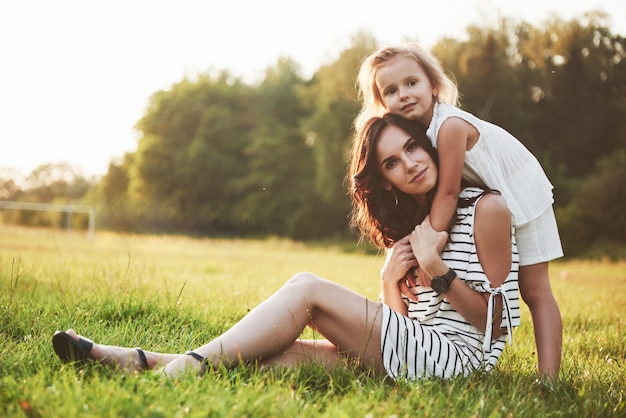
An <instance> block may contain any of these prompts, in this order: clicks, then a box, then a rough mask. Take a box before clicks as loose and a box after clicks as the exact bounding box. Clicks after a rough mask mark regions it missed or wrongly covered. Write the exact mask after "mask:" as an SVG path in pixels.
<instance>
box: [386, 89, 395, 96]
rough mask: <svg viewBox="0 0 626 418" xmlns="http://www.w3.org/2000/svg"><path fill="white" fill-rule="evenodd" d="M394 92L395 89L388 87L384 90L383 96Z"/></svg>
mask: <svg viewBox="0 0 626 418" xmlns="http://www.w3.org/2000/svg"><path fill="white" fill-rule="evenodd" d="M395 92H396V90H395V89H388V90H386V91H385V96H389V95H390V94H394V93H395Z"/></svg>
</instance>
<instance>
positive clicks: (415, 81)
mask: <svg viewBox="0 0 626 418" xmlns="http://www.w3.org/2000/svg"><path fill="white" fill-rule="evenodd" d="M416 84H417V80H411V81H409V86H414V85H416Z"/></svg>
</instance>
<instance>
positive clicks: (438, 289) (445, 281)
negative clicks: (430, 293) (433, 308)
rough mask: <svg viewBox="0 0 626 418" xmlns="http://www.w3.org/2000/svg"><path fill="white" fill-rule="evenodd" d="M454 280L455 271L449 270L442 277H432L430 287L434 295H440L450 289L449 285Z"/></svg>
mask: <svg viewBox="0 0 626 418" xmlns="http://www.w3.org/2000/svg"><path fill="white" fill-rule="evenodd" d="M454 279H456V271H454V270H452V269H450V270H448V272H447V273H446V274H444V275H443V276H435V277H433V280H432V281H431V283H430V287H432V289H433V290H434V291H435V293H436V294H438V295H440V294H442V293H446V292H447V291H448V289H450V283H452V280H454Z"/></svg>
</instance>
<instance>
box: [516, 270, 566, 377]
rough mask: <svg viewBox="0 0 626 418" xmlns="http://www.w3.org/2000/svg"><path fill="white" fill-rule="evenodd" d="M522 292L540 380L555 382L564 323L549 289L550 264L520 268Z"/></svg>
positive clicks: (559, 363)
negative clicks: (533, 333)
mask: <svg viewBox="0 0 626 418" xmlns="http://www.w3.org/2000/svg"><path fill="white" fill-rule="evenodd" d="M519 288H520V293H521V295H522V299H523V300H524V302H525V303H526V304H527V305H528V308H529V309H530V314H531V316H532V320H533V328H534V331H535V344H536V345H537V358H538V374H539V377H547V378H552V379H556V378H558V376H559V370H560V368H561V346H562V339H563V335H562V334H563V323H562V322H561V312H560V311H559V306H558V304H557V303H556V299H555V298H554V295H553V294H552V288H551V287H550V278H549V275H548V263H547V262H546V263H538V264H532V265H528V266H521V267H520V271H519Z"/></svg>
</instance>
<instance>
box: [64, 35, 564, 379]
mask: <svg viewBox="0 0 626 418" xmlns="http://www.w3.org/2000/svg"><path fill="white" fill-rule="evenodd" d="M360 86H361V91H362V94H363V98H364V106H363V111H362V112H361V114H360V115H359V117H358V119H357V122H356V124H355V127H356V135H355V139H354V142H353V145H352V151H351V158H350V164H349V171H348V178H349V181H350V196H351V199H352V206H353V211H352V215H351V221H352V224H353V225H354V226H356V227H358V228H359V229H360V231H361V233H362V234H363V236H364V237H367V238H369V239H370V240H371V241H372V242H373V243H374V244H375V245H377V246H379V247H381V248H384V249H386V258H385V262H384V265H383V267H382V269H381V272H380V281H381V300H380V301H374V300H370V299H367V298H366V297H364V296H361V295H359V294H357V293H355V292H353V291H352V290H349V289H347V288H345V287H343V286H340V285H338V284H336V283H333V282H332V281H329V280H326V279H323V278H321V277H318V276H316V275H314V274H312V273H299V274H296V275H295V276H293V277H292V278H291V279H289V280H288V281H287V282H286V284H285V285H283V287H281V288H280V289H279V290H278V291H276V293H274V294H273V295H272V296H270V297H269V298H268V299H267V300H266V301H264V302H263V303H261V304H260V305H259V306H258V307H256V308H255V309H253V310H252V311H251V312H249V313H248V314H247V315H246V316H245V317H244V318H242V319H241V320H240V321H239V322H238V323H237V324H235V325H234V326H233V327H232V328H230V329H229V330H227V331H226V332H224V333H223V334H222V335H220V336H218V337H216V338H215V339H214V340H212V341H210V342H208V343H207V344H205V345H203V346H201V347H197V348H195V349H193V350H191V351H187V352H185V353H157V352H150V351H144V350H142V349H140V348H125V347H118V346H111V345H103V344H96V343H94V342H92V341H90V340H89V339H87V338H85V337H81V336H79V335H78V334H77V333H76V332H75V331H74V330H72V329H70V330H67V331H65V332H63V331H58V332H57V333H55V335H54V336H53V338H52V343H53V347H54V350H55V352H56V353H57V355H58V356H59V357H60V358H61V360H63V361H68V362H69V361H99V362H101V363H104V364H107V365H110V366H111V367H114V368H117V369H122V370H126V371H143V370H158V371H160V372H162V373H164V374H165V375H168V376H176V375H178V374H180V373H182V372H184V371H186V370H195V371H197V372H198V373H200V374H201V373H204V372H205V371H206V370H208V369H211V368H213V367H217V366H219V365H224V366H226V367H232V366H235V365H237V364H239V363H241V362H252V363H257V364H259V365H260V366H268V365H285V366H297V365H298V364H301V363H303V362H310V361H317V362H320V363H321V364H323V365H324V366H325V367H327V368H328V369H332V368H333V367H335V366H336V365H337V364H338V363H339V362H342V364H344V361H345V360H349V361H353V362H354V363H355V364H357V365H366V366H369V367H372V368H373V369H374V370H376V371H377V372H380V373H381V374H383V375H387V376H390V377H392V378H394V379H398V378H407V379H417V378H421V377H430V376H437V377H444V378H445V377H452V376H457V375H467V374H469V373H472V372H473V371H476V370H490V369H492V368H493V367H494V366H495V365H496V363H497V361H498V358H499V357H500V355H501V354H502V351H503V349H504V346H505V343H506V341H507V340H508V341H510V340H511V337H512V328H513V327H516V326H518V325H519V299H518V296H517V295H518V270H519V275H520V285H522V283H521V280H522V279H524V280H527V281H532V282H531V283H533V282H537V283H536V284H534V285H533V284H531V283H528V284H527V285H526V289H528V290H527V294H526V296H524V290H523V289H524V286H522V295H523V296H524V297H525V298H526V297H530V296H531V295H535V294H536V293H537V292H535V289H533V287H537V288H539V289H540V290H544V291H547V292H548V295H549V298H551V299H552V300H554V299H553V297H552V293H551V291H550V288H549V282H548V280H547V267H546V271H545V277H544V276H543V270H544V267H543V265H542V263H547V261H548V260H549V259H550V258H549V257H555V256H558V255H555V253H556V252H558V251H554V250H553V248H552V246H551V245H556V243H557V242H555V243H554V244H547V246H546V247H545V248H544V249H543V250H542V249H540V248H539V246H540V245H539V244H543V241H544V240H545V238H541V237H539V236H538V234H540V233H542V231H545V230H546V226H545V225H544V224H550V222H551V220H553V217H551V203H548V204H547V206H546V207H544V208H543V212H541V213H542V215H541V216H537V215H536V214H535V212H536V209H537V207H540V206H541V205H544V204H545V201H546V200H547V199H546V198H545V196H541V197H539V198H537V197H534V195H533V198H532V199H531V200H532V202H530V204H529V202H526V201H524V200H522V201H521V202H518V201H517V200H516V199H519V198H520V193H519V192H518V189H517V188H515V187H512V188H509V187H508V186H511V184H508V183H502V184H500V183H498V182H497V181H495V180H494V179H498V180H502V179H507V178H508V174H507V173H509V172H513V173H514V174H515V175H521V178H523V179H524V181H528V180H529V179H530V178H531V177H529V175H530V174H531V173H535V172H536V171H537V170H539V172H540V174H536V173H535V174H534V178H537V179H539V180H542V179H543V178H544V177H542V175H541V173H543V172H542V171H541V170H540V167H539V168H537V166H538V164H537V163H536V160H534V159H532V158H528V156H526V155H518V156H517V157H515V158H508V159H507V160H506V161H505V162H503V161H499V157H497V158H495V159H494V160H489V161H481V163H482V164H483V165H480V166H479V167H470V161H480V160H482V159H484V158H485V157H484V156H483V154H485V155H489V156H491V155H493V154H494V151H492V150H491V148H492V147H493V146H494V145H493V143H497V142H498V141H500V140H499V139H498V138H497V136H498V135H499V136H505V133H504V131H501V130H498V129H496V128H495V127H494V126H493V125H489V124H487V123H486V122H482V121H480V120H478V119H476V118H474V117H472V116H471V115H469V114H466V113H464V112H462V111H460V110H459V109H458V108H456V107H453V106H450V105H444V98H445V100H446V101H450V100H456V88H455V87H454V85H453V84H452V83H451V82H450V80H449V79H447V78H446V77H445V75H444V73H443V71H441V68H440V66H439V64H438V63H437V62H436V60H435V59H434V58H432V56H429V55H428V54H426V53H425V52H424V51H423V50H422V49H421V48H420V47H418V46H417V45H408V46H403V47H400V48H386V49H383V50H381V51H377V52H375V53H374V54H373V55H371V56H370V57H369V58H368V59H367V60H366V61H365V62H364V64H363V67H362V70H361V75H360ZM425 127H428V131H425ZM427 133H428V135H427ZM458 143H462V145H459V144H458ZM510 143H511V144H513V145H510V144H509V145H501V144H499V143H497V144H496V145H495V146H500V148H506V147H509V146H510V147H515V149H520V147H519V146H518V145H517V144H515V142H514V141H512V140H511V141H510ZM433 144H438V147H439V149H438V150H436V149H435V147H434V146H433ZM461 149H462V150H463V152H462V153H461V152H460V150H461ZM478 149H480V150H481V151H480V153H479V152H476V151H474V150H478ZM521 149H522V150H524V149H523V147H522V148H521ZM526 153H527V151H526ZM457 154H460V156H459V155H457ZM464 154H465V155H464ZM470 154H476V156H474V155H471V157H472V159H471V160H470ZM478 154H480V155H478ZM520 154H524V153H523V152H520ZM496 155H497V154H496ZM524 159H525V160H524ZM523 161H526V164H530V166H531V169H528V170H527V171H524V173H523V174H519V173H516V172H515V169H516V168H519V169H524V167H525V165H524V163H523ZM515 164H517V166H516V165H515ZM464 166H465V169H464ZM500 167H502V168H503V169H507V170H509V171H507V172H506V173H503V172H498V171H500ZM462 172H463V176H462V175H461V173H462ZM485 172H488V173H489V174H490V175H492V176H493V177H489V176H486V175H485ZM516 178H517V177H516ZM545 182H547V180H545ZM505 186H506V187H505ZM512 186H516V185H515V184H512ZM532 187H533V188H537V186H536V185H534V186H532ZM546 187H551V186H549V183H547V186H546ZM520 188H522V189H530V188H531V187H530V186H529V187H526V186H525V185H523V186H521V187H520ZM495 189H497V191H496V190H495ZM513 189H515V190H513ZM533 190H534V189H533ZM548 192H549V190H548ZM522 194H523V193H522ZM550 196H551V194H550ZM534 200H538V202H535V201H534ZM529 205H530V206H531V207H530V208H529V207H527V206H529ZM520 206H521V208H520ZM511 208H512V209H511ZM512 213H513V216H512V215H511V214H512ZM545 218H548V219H547V221H546V220H545ZM520 219H522V220H523V221H524V222H522V223H521V224H520V223H519V222H520V221H519V220H520ZM539 222H541V223H542V224H541V225H538V224H539ZM527 224H533V225H532V227H531V229H530V231H531V232H529V233H527V234H525V237H524V236H522V237H520V231H522V230H523V228H524V227H525V226H526V225H527ZM514 225H522V227H521V228H519V227H518V228H514ZM553 230H554V231H555V233H556V226H555V225H554V226H553ZM513 232H515V235H513ZM533 239H536V241H537V242H536V243H533ZM516 241H517V243H518V244H517V245H516ZM520 241H522V242H523V243H524V244H523V245H525V246H524V247H522V246H521V245H520V243H519V242H520ZM556 241H558V235H556ZM518 245H520V254H519V257H518V250H517V249H518ZM557 247H558V250H559V251H560V243H559V245H558V246H557ZM522 248H524V251H525V252H526V253H525V254H523V253H522ZM518 260H522V262H523V263H524V261H523V260H526V261H525V263H526V264H524V265H526V266H530V270H528V269H527V270H526V271H527V272H528V273H526V275H524V270H523V269H524V267H522V268H520V267H519V264H518ZM528 260H530V261H528ZM529 263H530V264H529ZM414 271H417V274H413V272H414ZM546 288H547V290H546ZM526 300H527V303H529V305H530V306H531V311H532V312H533V321H534V322H535V329H536V330H537V328H541V327H538V325H537V323H538V321H537V319H536V314H537V312H540V313H541V312H544V311H542V309H543V308H544V307H541V308H537V309H539V310H538V311H535V310H534V307H533V305H531V302H529V301H528V299H526ZM543 302H545V301H543V300H541V303H543ZM552 309H556V316H557V317H558V322H559V323H558V325H559V331H560V315H559V313H558V307H556V302H554V307H553V308H552ZM542 315H543V314H542ZM550 315H551V316H548V318H549V319H548V322H550V323H551V326H552V327H554V322H555V321H556V317H555V315H554V312H552V313H551V314H550ZM307 326H309V327H311V328H313V329H315V330H316V331H317V332H319V333H320V334H321V335H322V336H323V337H324V338H325V339H323V340H303V339H300V335H301V333H302V331H303V330H304V329H305V328H306V327H307ZM542 332H543V331H541V332H537V336H536V338H537V344H538V346H539V345H540V342H541V344H543V345H544V347H543V348H541V347H540V348H539V363H540V374H542V375H544V376H552V377H555V376H556V375H557V374H558V367H559V362H560V354H559V355H558V356H557V353H559V352H560V333H559V334H558V335H555V334H554V333H552V334H551V335H550V337H551V338H552V340H542V339H541V336H542V335H543V334H542ZM546 335H547V334H546ZM546 344H547V345H548V346H547V347H545V345H546ZM542 350H545V351H542ZM544 352H545V353H549V354H547V355H549V356H551V357H550V358H548V359H546V357H545V356H546V354H544Z"/></svg>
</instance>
